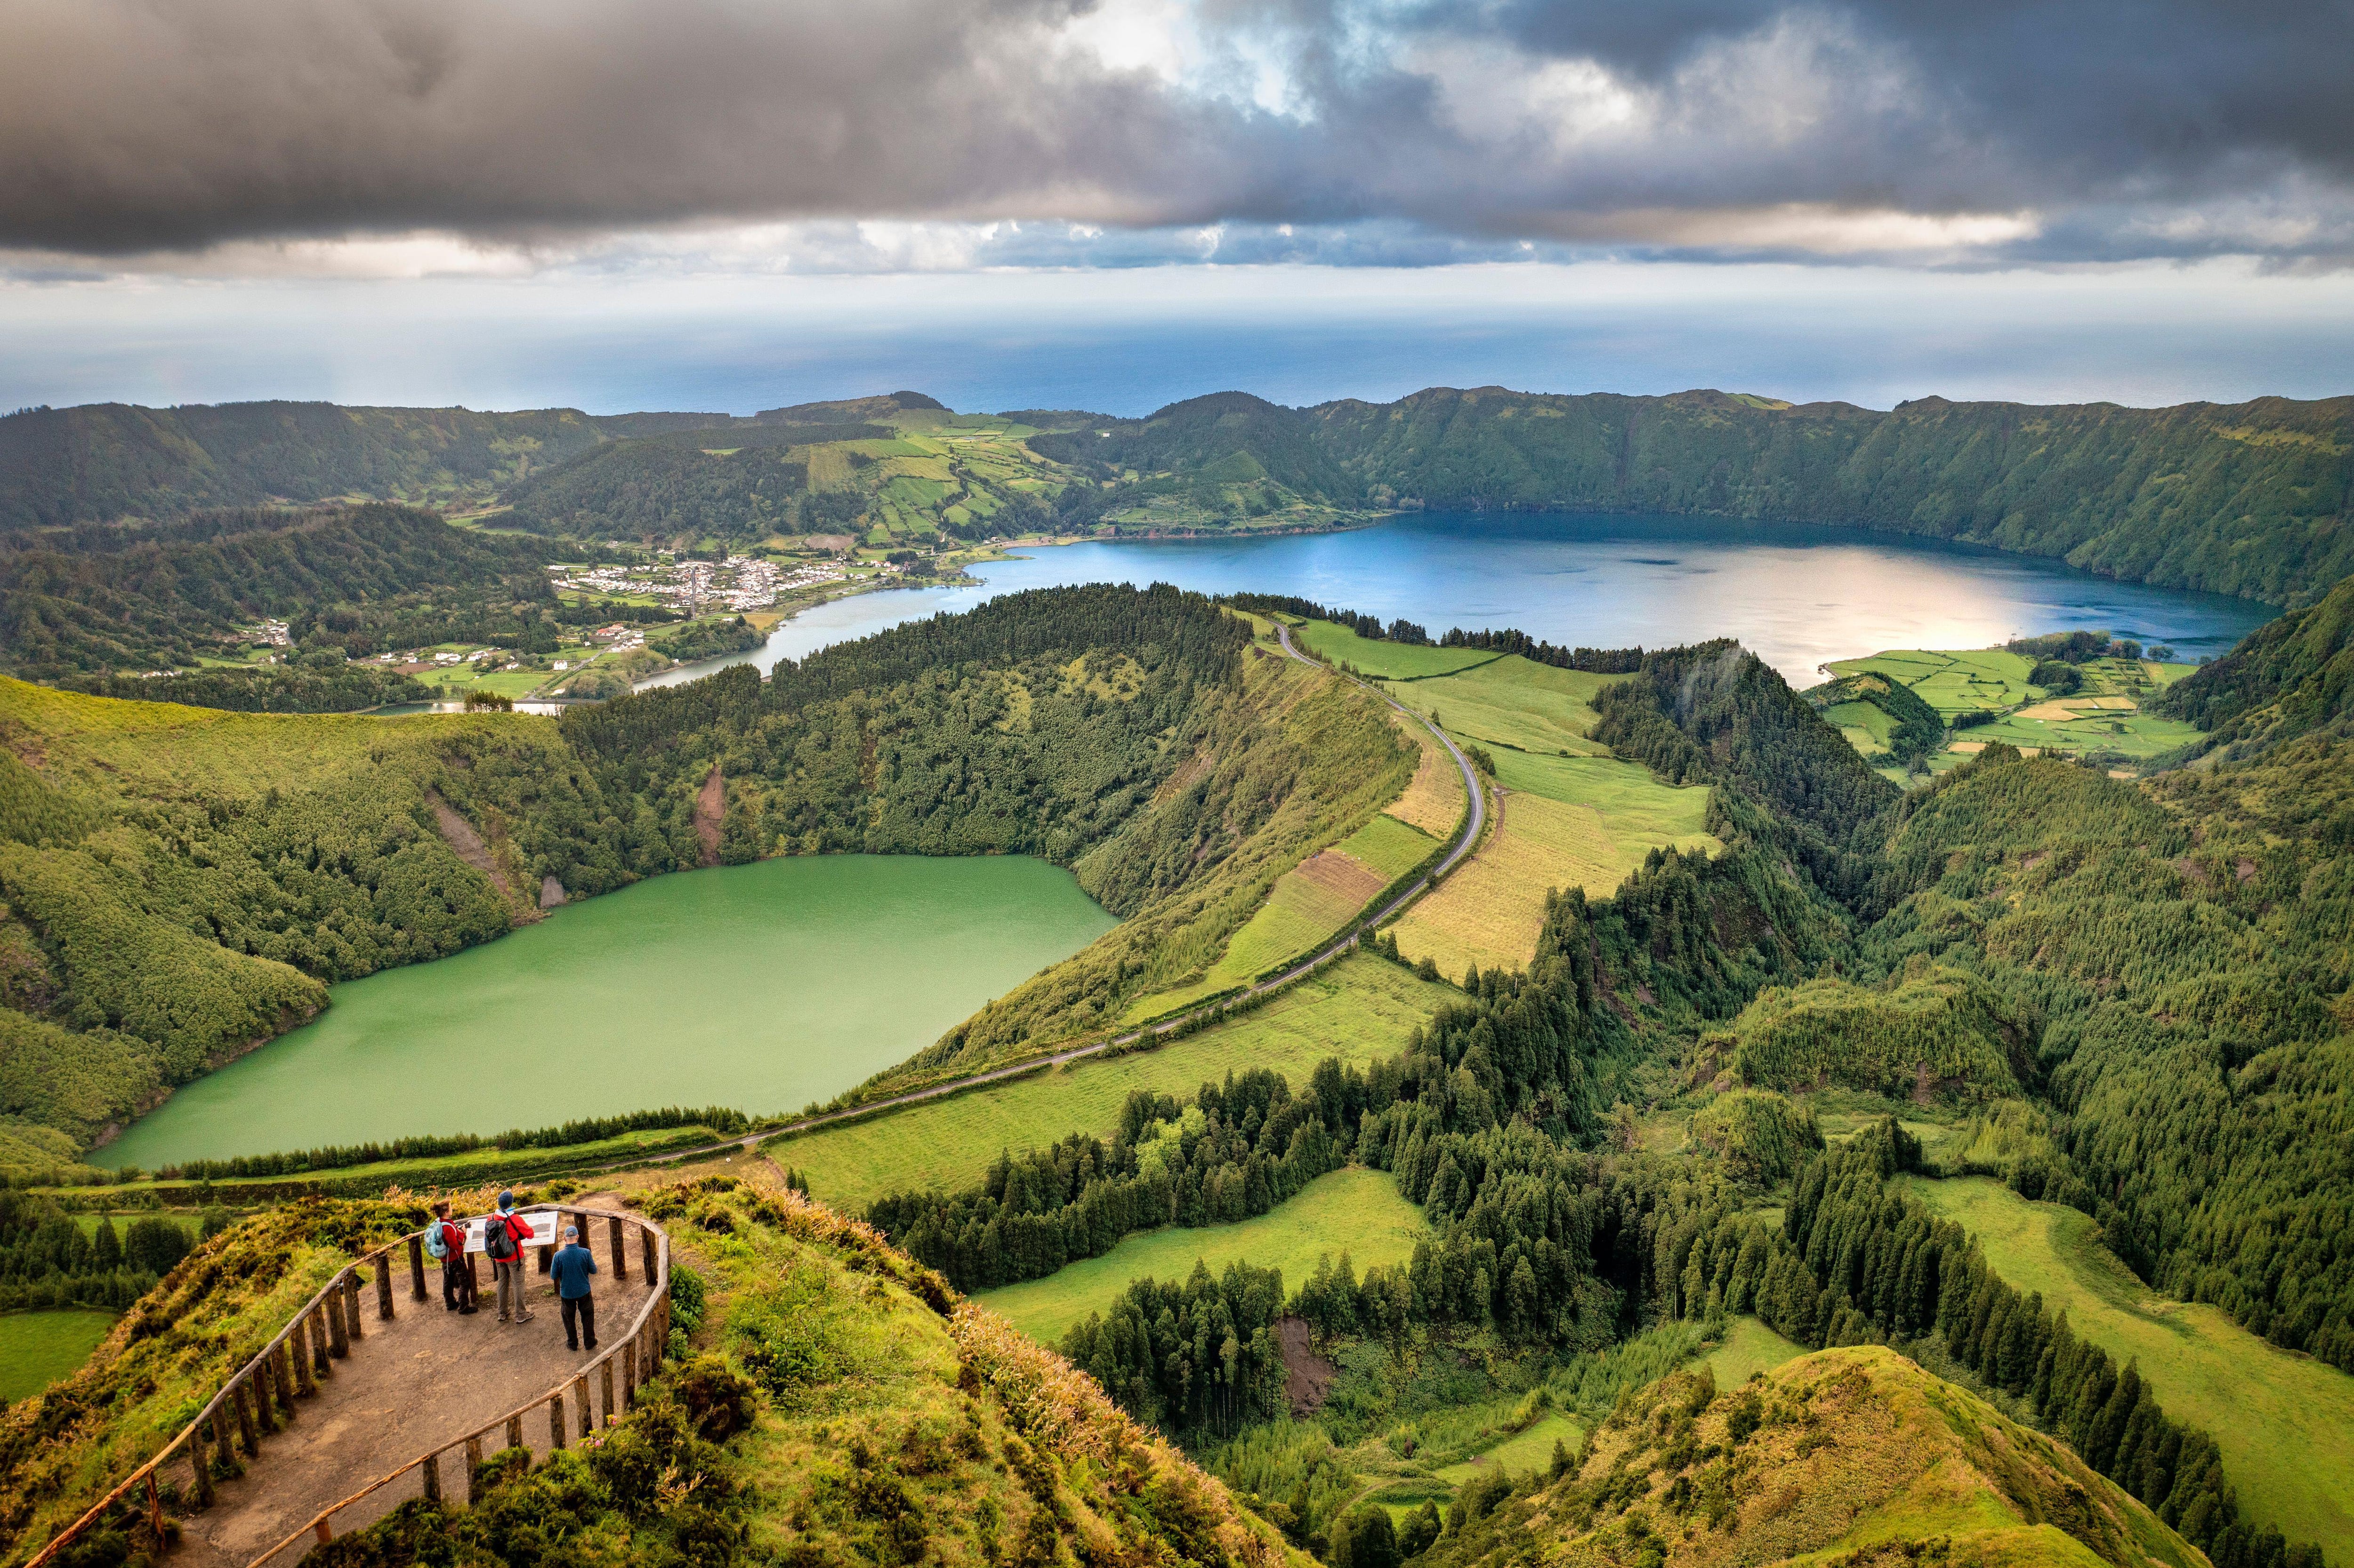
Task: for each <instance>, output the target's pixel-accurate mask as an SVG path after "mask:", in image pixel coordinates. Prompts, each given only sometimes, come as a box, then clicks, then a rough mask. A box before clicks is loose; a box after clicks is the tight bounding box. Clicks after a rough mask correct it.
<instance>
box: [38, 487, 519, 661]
mask: <svg viewBox="0 0 2354 1568" xmlns="http://www.w3.org/2000/svg"><path fill="white" fill-rule="evenodd" d="M547 558H548V557H547V552H546V547H545V546H541V545H540V544H539V543H538V542H536V541H534V540H529V539H517V538H514V537H512V536H507V537H501V536H498V535H486V534H472V533H468V532H465V531H464V530H462V529H457V528H452V527H451V526H450V525H449V524H445V523H443V522H442V521H441V520H440V518H438V517H436V516H434V515H433V514H431V513H429V512H420V511H418V510H416V509H414V508H411V507H407V506H391V505H373V504H372V505H364V506H356V507H351V508H343V507H333V508H319V509H314V510H311V511H305V512H284V511H233V512H211V513H202V514H196V515H195V516H193V517H189V518H186V519H184V520H182V521H179V522H175V523H169V524H157V525H154V526H149V527H138V528H120V529H117V528H83V529H76V530H72V531H71V532H70V535H65V536H60V535H47V534H36V535H14V536H0V662H5V667H6V668H7V669H8V670H10V671H11V672H13V673H17V674H20V675H27V676H30V677H33V678H36V679H56V678H58V677H59V676H65V675H72V674H77V673H85V672H100V671H122V672H131V673H139V672H143V671H145V670H148V669H153V668H155V667H158V666H162V667H164V668H170V667H173V666H175V665H193V664H195V663H196V662H197V661H198V660H199V659H201V658H203V657H206V656H208V655H209V656H214V657H219V656H222V655H224V654H227V653H229V652H242V651H243V649H244V647H245V645H246V643H247V642H248V641H249V640H250V639H251V638H252V636H253V635H254V634H255V630H256V627H257V624H258V623H259V622H260V621H261V620H264V619H266V618H276V619H279V620H285V621H287V622H288V623H289V628H290V632H291V635H292V640H293V641H295V642H296V643H298V644H299V643H302V642H303V641H313V642H316V641H322V639H316V638H313V637H312V636H311V634H312V632H313V630H318V631H320V632H323V633H324V634H325V636H326V637H329V638H332V639H334V644H335V645H336V646H338V647H341V648H342V649H343V650H344V651H345V652H346V653H348V654H350V655H352V656H355V657H365V656H366V655H367V654H370V653H374V652H377V651H379V650H380V649H384V648H392V647H401V648H414V647H418V646H420V645H423V644H428V643H432V642H438V641H443V640H444V639H447V638H451V637H459V636H464V637H472V638H479V639H482V640H483V641H489V640H491V639H493V638H496V639H498V640H501V641H506V642H508V643H510V644H512V645H514V646H517V647H526V648H527V647H531V646H533V645H534V644H535V643H538V642H544V643H545V644H546V647H549V648H553V647H555V646H556V628H555V626H554V623H553V621H552V620H551V619H550V612H552V611H553V610H554V609H555V608H556V598H555V595H554V594H553V593H552V592H551V591H550V590H549V588H548V586H547V577H546V572H545V571H544V570H543V569H542V563H543V562H544V561H546V559H547Z"/></svg>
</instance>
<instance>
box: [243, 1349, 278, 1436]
mask: <svg viewBox="0 0 2354 1568" xmlns="http://www.w3.org/2000/svg"><path fill="white" fill-rule="evenodd" d="M245 1384H246V1387H247V1388H248V1389H249V1390H251V1391H252V1398H253V1429H254V1430H255V1431H257V1432H259V1433H260V1434H261V1435H262V1436H264V1437H267V1436H270V1435H271V1434H272V1433H274V1432H276V1431H277V1430H278V1414H277V1412H275V1411H273V1410H271V1409H270V1369H269V1368H268V1367H267V1366H262V1367H257V1368H255V1369H254V1370H252V1371H251V1372H247V1373H246V1374H245Z"/></svg>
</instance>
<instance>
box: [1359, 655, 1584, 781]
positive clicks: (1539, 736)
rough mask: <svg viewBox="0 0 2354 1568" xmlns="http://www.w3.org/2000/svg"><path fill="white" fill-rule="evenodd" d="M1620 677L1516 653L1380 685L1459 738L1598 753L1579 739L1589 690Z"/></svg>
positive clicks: (1543, 749)
mask: <svg viewBox="0 0 2354 1568" xmlns="http://www.w3.org/2000/svg"><path fill="white" fill-rule="evenodd" d="M1625 679H1626V677H1625V676H1623V675H1590V674H1587V673H1585V672H1584V671H1581V670H1556V669H1554V668H1553V666H1552V665H1550V664H1540V663H1537V662H1535V661H1534V660H1531V659H1523V658H1522V657H1521V656H1520V655H1519V654H1517V653H1515V654H1511V655H1508V656H1507V657H1505V658H1501V659H1492V660H1490V661H1489V662H1486V663H1484V664H1479V665H1477V666H1475V667H1473V668H1471V669H1468V670H1465V671H1463V672H1461V673H1458V674H1452V675H1443V676H1439V677H1437V678H1436V679H1432V680H1426V681H1412V682H1399V681H1390V682H1385V683H1384V687H1385V689H1386V690H1387V691H1388V692H1389V694H1391V695H1392V696H1394V697H1395V698H1396V699H1397V700H1398V701H1399V702H1402V703H1404V704H1405V705H1406V706H1407V707H1410V708H1412V709H1413V710H1414V711H1415V712H1416V713H1418V714H1431V713H1434V712H1435V713H1437V715H1438V717H1439V721H1440V722H1441V723H1442V724H1443V725H1444V726H1446V727H1447V730H1448V731H1449V732H1450V733H1452V734H1453V735H1455V736H1457V737H1458V738H1461V739H1469V740H1475V741H1478V742H1479V743H1480V744H1481V745H1483V746H1500V747H1511V748H1513V749H1515V750H1520V751H1539V752H1550V753H1554V754H1558V753H1561V752H1564V751H1566V752H1568V753H1570V754H1571V755H1572V756H1578V757H1592V756H1596V755H1598V754H1600V753H1601V751H1602V747H1599V746H1597V745H1596V744H1595V743H1594V742H1593V741H1590V740H1588V739H1586V738H1585V737H1586V734H1587V732H1588V731H1590V730H1592V729H1593V727H1594V725H1595V722H1596V718H1597V717H1598V716H1599V715H1596V713H1595V711H1594V694H1596V692H1598V691H1600V690H1601V689H1602V688H1603V687H1605V686H1606V685H1609V684H1610V683H1613V682H1615V681H1622V680H1625Z"/></svg>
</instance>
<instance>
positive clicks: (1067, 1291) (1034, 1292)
mask: <svg viewBox="0 0 2354 1568" xmlns="http://www.w3.org/2000/svg"><path fill="white" fill-rule="evenodd" d="M1428 1234H1430V1232H1429V1230H1428V1228H1427V1227H1426V1225H1425V1224H1423V1219H1422V1211H1421V1210H1419V1209H1417V1208H1416V1207H1415V1206H1414V1205H1413V1204H1412V1203H1409V1202H1406V1201H1405V1199H1404V1198H1403V1197H1401V1196H1399V1194H1398V1190H1397V1182H1396V1181H1394V1180H1393V1179H1392V1178H1391V1177H1390V1176H1389V1175H1388V1174H1387V1173H1386V1172H1384V1171H1368V1170H1365V1169H1363V1167H1361V1166H1351V1167H1349V1168H1348V1169H1346V1170H1343V1171H1333V1172H1332V1173H1331V1175H1329V1176H1320V1177H1318V1178H1317V1179H1316V1180H1315V1181H1311V1182H1310V1183H1309V1184H1308V1185H1307V1187H1306V1188H1304V1189H1303V1190H1302V1191H1301V1192H1299V1194H1298V1195H1297V1196H1295V1197H1293V1198H1292V1199H1291V1200H1290V1201H1289V1202H1285V1203H1280V1204H1278V1205H1277V1206H1276V1207H1275V1208H1274V1209H1272V1210H1270V1211H1268V1212H1267V1213H1264V1214H1261V1215H1259V1216H1258V1217H1257V1218H1256V1219H1249V1220H1243V1221H1239V1222H1237V1223H1235V1224H1230V1225H1204V1226H1202V1227H1200V1228H1199V1229H1193V1230H1186V1229H1182V1228H1180V1227H1177V1226H1174V1225H1171V1226H1164V1227H1163V1228H1161V1229H1160V1230H1157V1231H1145V1232H1142V1233H1140V1234H1136V1235H1131V1236H1129V1237H1128V1238H1127V1239H1126V1240H1124V1241H1122V1242H1121V1243H1120V1244H1119V1245H1118V1246H1116V1247H1114V1248H1112V1249H1111V1251H1109V1252H1108V1253H1106V1254H1104V1255H1103V1256H1101V1257H1093V1258H1088V1259H1087V1260H1085V1261H1083V1262H1080V1263H1074V1264H1071V1265H1070V1266H1067V1267H1065V1268H1063V1269H1061V1270H1059V1271H1058V1272H1056V1273H1055V1274H1052V1275H1049V1276H1048V1277H1045V1278H1044V1279H1034V1280H1030V1281H1028V1282H1027V1283H1025V1284H1022V1285H1010V1286H1007V1287H1004V1288H1002V1289H999V1290H990V1291H984V1292H982V1293H981V1295H980V1296H978V1297H976V1298H974V1299H975V1300H977V1301H979V1302H980V1303H981V1305H982V1306H984V1307H987V1308H989V1309H990V1310H991V1311H993V1312H996V1313H999V1314H1001V1315H1002V1316H1003V1317H1004V1318H1005V1319H1007V1320H1008V1321H1010V1322H1012V1323H1013V1326H1014V1327H1015V1328H1017V1329H1019V1330H1022V1331H1023V1333H1025V1334H1028V1335H1029V1336H1030V1337H1031V1338H1033V1339H1034V1340H1038V1341H1039V1342H1040V1343H1042V1344H1048V1345H1051V1344H1055V1343H1057V1342H1058V1341H1060V1340H1061V1339H1062V1337H1063V1335H1064V1333H1065V1331H1066V1330H1068V1329H1069V1328H1070V1327H1071V1325H1072V1324H1074V1323H1076V1322H1077V1321H1078V1320H1079V1319H1082V1318H1084V1317H1086V1316H1087V1314H1088V1313H1090V1312H1100V1311H1102V1310H1103V1309H1104V1308H1107V1307H1108V1306H1110V1305H1111V1303H1112V1302H1113V1301H1114V1300H1115V1299H1116V1298H1118V1297H1119V1293H1120V1292H1121V1291H1123V1290H1125V1289H1127V1288H1128V1286H1129V1281H1130V1280H1135V1279H1144V1278H1152V1279H1182V1278H1183V1277H1185V1276H1187V1275H1189V1274H1191V1273H1193V1265H1194V1263H1195V1261H1196V1260H1198V1261H1200V1262H1202V1263H1204V1264H1206V1265H1207V1266H1209V1270H1210V1272H1211V1273H1212V1274H1217V1273H1220V1272H1222V1271H1223V1270H1224V1269H1225V1267H1226V1266H1227V1265H1228V1264H1232V1263H1247V1264H1251V1265H1253V1266H1257V1267H1259V1268H1279V1269H1281V1270H1282V1271H1283V1287H1284V1289H1285V1290H1286V1291H1291V1290H1296V1289H1298V1288H1299V1287H1300V1286H1301V1285H1304V1284H1306V1283H1307V1280H1308V1277H1309V1276H1310V1274H1311V1273H1313V1272H1314V1271H1315V1268H1316V1260H1317V1259H1318V1258H1319V1257H1323V1256H1328V1255H1329V1256H1334V1257H1337V1256H1338V1255H1340V1254H1341V1253H1343V1252H1345V1253H1347V1254H1348V1255H1349V1260H1350V1262H1351V1263H1352V1264H1353V1265H1354V1266H1356V1268H1357V1270H1358V1272H1360V1273H1363V1271H1364V1270H1365V1269H1367V1268H1369V1267H1372V1266H1374V1265H1376V1264H1392V1263H1403V1262H1405V1260H1406V1259H1407V1258H1409V1257H1411V1256H1413V1255H1414V1244H1415V1242H1416V1239H1418V1238H1420V1237H1424V1236H1426V1235H1428Z"/></svg>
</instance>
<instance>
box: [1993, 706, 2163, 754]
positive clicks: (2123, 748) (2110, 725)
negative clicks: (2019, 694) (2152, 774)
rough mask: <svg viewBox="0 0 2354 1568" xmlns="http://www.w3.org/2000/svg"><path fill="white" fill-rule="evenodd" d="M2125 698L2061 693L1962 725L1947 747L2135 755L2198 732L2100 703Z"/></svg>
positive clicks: (2155, 749) (2143, 714)
mask: <svg viewBox="0 0 2354 1568" xmlns="http://www.w3.org/2000/svg"><path fill="white" fill-rule="evenodd" d="M2125 700H2126V699H2124V698H2119V697H2106V698H2103V697H2094V698H2091V699H2085V698H2081V697H2065V698H2061V699H2059V700H2057V701H2053V702H2045V703H2036V704H2033V705H2030V706H2028V707H2025V708H2022V709H2020V711H2019V712H2018V713H2015V714H2006V715H2003V716H2002V717H2001V718H1999V719H1997V720H1995V721H1994V723H1992V724H1984V725H1978V726H1974V727H1972V728H1970V729H1967V730H1965V731H1963V732H1962V736H1959V737H1956V739H1955V741H1954V742H1953V744H1952V746H1951V747H1949V748H1948V750H1949V751H1950V752H1953V753H1956V754H1959V755H1960V756H1969V755H1972V754H1974V753H1976V752H1978V751H1982V750H1984V749H1985V748H1986V747H1988V745H1989V744H1991V743H1993V742H1996V741H2000V742H2002V743H2004V744H2005V745H2009V746H2016V747H2020V749H2021V750H2027V749H2030V748H2033V749H2037V750H2043V751H2091V750H2096V749H2097V750H2104V751H2115V752H2117V753H2119V754H2121V755H2122V756H2124V757H2126V758H2132V759H2134V760H2137V761H2138V760H2140V759H2141V758H2149V757H2156V756H2157V755H2158V753H2159V752H2162V751H2171V750H2173V749H2174V748H2175V747H2178V746H2183V745H2187V744H2188V743H2190V742H2191V741H2193V740H2196V739H2198V738H2199V735H2200V730H2199V728H2198V726H2196V725H2191V724H2186V723H2185V722H2183V721H2182V720H2180V719H2170V718H2160V717H2158V715H2155V714H2145V713H2138V712H2136V711H2134V710H2133V709H2131V708H2126V709H2118V708H2115V707H2111V706H2105V705H2106V704H2113V703H2118V702H2123V701H2125Z"/></svg>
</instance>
